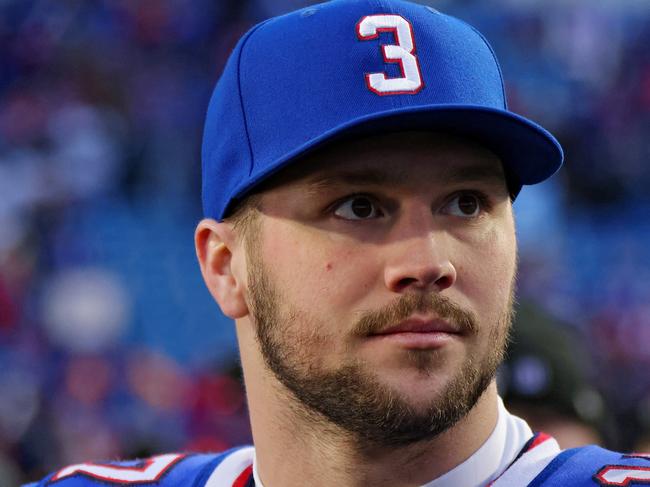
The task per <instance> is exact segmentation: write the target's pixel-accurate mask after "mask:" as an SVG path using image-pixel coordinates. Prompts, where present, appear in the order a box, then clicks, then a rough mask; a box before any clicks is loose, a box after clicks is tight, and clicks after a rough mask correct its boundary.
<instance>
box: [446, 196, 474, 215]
mask: <svg viewBox="0 0 650 487" xmlns="http://www.w3.org/2000/svg"><path fill="white" fill-rule="evenodd" d="M482 209H483V200H482V199H481V197H480V196H478V195H476V194H472V193H461V194H457V195H456V196H454V197H453V198H452V199H451V200H450V201H449V203H447V204H446V205H445V207H444V213H447V214H449V215H453V216H458V217H461V218H475V217H477V216H479V215H480V214H481V210H482Z"/></svg>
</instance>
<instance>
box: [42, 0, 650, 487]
mask: <svg viewBox="0 0 650 487" xmlns="http://www.w3.org/2000/svg"><path fill="white" fill-rule="evenodd" d="M562 159H563V155H562V150H561V148H560V146H559V144H558V143H557V141H556V140H555V139H554V138H553V136H551V135H550V134H549V133H548V132H546V131H545V130H544V129H542V128H541V127H539V126H538V125H536V124H535V123H533V122H531V121H529V120H526V119H525V118H523V117H521V116H518V115H516V114H514V113H512V112H510V111H508V109H507V107H506V102H505V98H504V89H503V81H502V78H501V72H500V69H499V67H498V64H497V61H496V59H495V57H494V54H493V52H492V50H491V48H490V47H489V46H488V44H487V43H486V41H485V40H484V39H483V37H482V36H481V35H480V34H479V33H478V32H476V31H475V30H474V29H473V28H472V27H470V26H468V25H467V24H465V23H463V22H461V21H459V20H457V19H454V18H452V17H448V16H446V15H443V14H441V13H439V12H437V11H436V10H434V9H431V8H428V7H425V6H421V5H416V4H412V3H406V2H402V1H400V0H381V1H380V0H376V1H375V0H334V1H332V2H329V3H325V4H321V5H316V6H314V7H310V8H307V9H303V10H300V11H297V12H294V13H291V14H289V15H286V16H282V17H279V18H275V19H271V20H269V21H267V22H264V23H262V24H260V25H258V26H256V27H255V28H253V29H252V30H251V31H250V32H249V33H248V34H246V35H245V36H244V37H243V38H242V40H241V41H240V43H239V44H238V46H237V47H236V49H235V51H234V53H233V54H232V56H231V58H230V60H229V62H228V65H227V67H226V69H225V72H224V74H223V76H222V78H221V80H220V81H219V83H218V85H217V87H216V89H215V92H214V95H213V98H212V100H211V102H210V106H209V109H208V114H207V121H206V125H205V135H204V145H203V204H204V212H205V216H206V218H205V219H204V220H203V221H201V222H200V223H199V225H198V227H197V230H196V250H197V255H198V259H199V263H200V266H201V271H202V274H203V277H204V279H205V282H206V285H207V287H208V289H209V290H210V292H211V294H212V295H213V297H214V298H215V300H216V301H217V302H218V303H219V305H220V307H221V309H222V310H223V312H224V313H225V314H226V315H228V316H229V317H231V318H233V319H234V320H235V322H236V328H237V335H238V340H239V346H240V353H241V361H242V367H243V371H244V378H245V384H246V390H247V397H248V404H249V409H250V416H251V425H252V432H253V439H254V444H255V446H254V449H253V447H243V448H238V449H234V450H231V451H229V452H226V453H223V454H220V455H189V454H188V455H186V454H170V455H159V456H157V457H153V458H151V459H148V460H144V461H135V462H125V463H120V464H115V463H114V464H80V465H73V466H70V467H67V468H64V469H62V470H60V471H58V472H56V473H54V474H52V475H51V476H50V477H48V478H46V479H45V480H44V481H43V483H42V484H41V485H61V486H66V487H68V486H81V485H96V483H97V485H99V484H101V485H104V484H109V485H132V484H133V485H165V486H170V485H189V486H197V487H198V486H208V487H216V486H236V487H244V486H257V487H261V486H265V487H293V486H298V485H304V484H308V485H313V486H342V487H347V486H360V485H373V486H390V487H401V486H421V485H426V486H429V487H433V486H436V487H437V486H479V485H480V486H483V485H494V486H498V487H503V486H523V485H554V486H567V485H579V486H582V485H592V486H593V485H632V484H634V483H635V482H641V483H643V482H645V481H647V479H650V461H648V459H647V458H644V457H643V456H637V457H623V456H621V455H620V454H618V453H614V452H608V451H606V450H602V449H599V448H597V447H589V448H586V449H579V450H572V451H568V452H560V449H559V447H558V445H557V443H556V442H555V441H554V440H553V439H552V438H549V437H548V436H546V435H544V434H533V432H532V431H531V430H530V428H529V427H528V426H527V424H526V423H525V422H524V421H523V420H521V419H519V418H517V417H515V416H512V415H510V414H509V413H508V412H507V411H506V409H505V408H504V406H503V404H502V403H501V401H500V399H499V397H498V395H497V391H496V385H495V379H494V376H495V371H496V369H497V367H498V365H499V363H500V362H501V360H502V357H503V353H504V348H505V346H506V343H507V340H508V330H509V326H510V321H511V315H512V306H513V294H514V280H515V273H516V260H517V250H516V239H515V226H514V220H513V214H512V206H511V204H512V200H514V198H515V197H516V196H517V194H518V193H519V191H520V190H521V187H522V185H526V184H535V183H538V182H540V181H543V180H544V179H546V178H548V177H549V176H551V175H552V174H553V173H554V172H555V171H556V170H557V169H558V168H559V167H560V165H561V163H562Z"/></svg>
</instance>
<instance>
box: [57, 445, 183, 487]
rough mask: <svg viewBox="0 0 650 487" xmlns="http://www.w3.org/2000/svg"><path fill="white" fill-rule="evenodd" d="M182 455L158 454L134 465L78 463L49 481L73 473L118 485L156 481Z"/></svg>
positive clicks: (69, 475)
mask: <svg viewBox="0 0 650 487" xmlns="http://www.w3.org/2000/svg"><path fill="white" fill-rule="evenodd" d="M184 457H185V455H181V454H176V453H175V454H168V455H158V456H156V457H151V458H149V459H148V460H144V461H143V462H142V463H140V464H139V465H136V466H134V467H123V466H120V465H102V464H99V463H79V464H77V465H70V466H69V467H66V468H64V469H62V470H59V471H58V472H57V473H56V474H55V475H54V476H53V477H52V478H51V479H50V482H56V481H57V480H62V479H64V478H67V477H72V476H73V475H83V476H86V477H90V478H92V479H96V480H102V481H104V482H109V483H112V484H119V485H129V484H139V483H144V482H156V481H157V480H160V478H161V477H162V476H163V475H165V473H166V472H168V471H169V469H170V468H172V467H173V466H174V465H175V464H176V463H177V462H179V461H180V460H182V459H183V458H184Z"/></svg>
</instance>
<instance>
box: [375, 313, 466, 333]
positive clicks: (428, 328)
mask: <svg viewBox="0 0 650 487" xmlns="http://www.w3.org/2000/svg"><path fill="white" fill-rule="evenodd" d="M400 333H423V334H424V333H448V334H460V333H461V331H460V329H459V328H458V327H457V326H454V325H453V324H451V323H449V322H448V321H445V320H443V319H441V318H415V317H414V318H409V319H407V320H404V321H401V322H399V323H398V324H396V325H393V326H389V327H387V328H384V329H382V330H380V331H379V332H376V333H373V335H396V334H400Z"/></svg>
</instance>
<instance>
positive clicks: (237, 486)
mask: <svg viewBox="0 0 650 487" xmlns="http://www.w3.org/2000/svg"><path fill="white" fill-rule="evenodd" d="M252 475H253V466H252V465H249V466H248V467H246V469H245V470H244V471H243V472H242V473H241V474H239V477H237V479H236V480H235V483H234V484H232V487H246V484H247V483H248V481H249V480H250V478H251V476H252Z"/></svg>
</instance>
